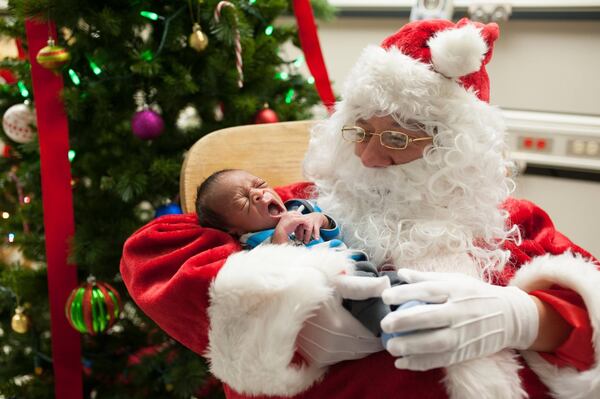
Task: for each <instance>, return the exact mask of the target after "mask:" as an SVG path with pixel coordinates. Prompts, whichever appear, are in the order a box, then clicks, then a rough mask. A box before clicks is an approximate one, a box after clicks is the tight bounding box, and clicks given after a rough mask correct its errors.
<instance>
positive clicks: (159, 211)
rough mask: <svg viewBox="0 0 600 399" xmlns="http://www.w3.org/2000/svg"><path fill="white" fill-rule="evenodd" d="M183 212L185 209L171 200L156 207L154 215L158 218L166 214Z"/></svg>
mask: <svg viewBox="0 0 600 399" xmlns="http://www.w3.org/2000/svg"><path fill="white" fill-rule="evenodd" d="M182 213H183V211H182V210H181V207H180V206H179V205H177V204H176V203H174V202H171V203H170V204H167V205H162V206H159V207H158V208H156V212H154V217H155V218H157V217H159V216H164V215H180V214H182Z"/></svg>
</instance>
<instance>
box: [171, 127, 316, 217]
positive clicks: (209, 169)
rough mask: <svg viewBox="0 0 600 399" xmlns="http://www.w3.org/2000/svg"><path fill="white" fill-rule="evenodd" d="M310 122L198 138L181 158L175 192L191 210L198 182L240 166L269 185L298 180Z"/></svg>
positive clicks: (234, 129) (240, 129) (186, 209)
mask: <svg viewBox="0 0 600 399" xmlns="http://www.w3.org/2000/svg"><path fill="white" fill-rule="evenodd" d="M313 123H314V122H312V121H299V122H279V123H269V124H260V125H247V126H236V127H230V128H227V129H222V130H217V131H215V132H212V133H210V134H207V135H206V136H204V137H202V138H201V139H200V140H198V141H197V142H196V143H195V144H194V145H193V146H192V148H190V150H189V151H188V153H187V154H186V156H185V160H184V161H183V166H182V168H181V175H180V178H179V195H180V199H181V207H182V209H183V211H184V212H194V211H195V205H194V203H195V201H196V190H197V188H198V185H199V184H200V183H202V181H204V179H206V178H207V177H208V176H210V175H211V174H212V173H214V172H216V171H218V170H221V169H244V170H247V171H248V172H250V173H252V174H254V175H256V176H260V177H262V178H264V179H265V180H266V181H267V182H269V184H270V185H271V186H273V187H275V186H282V185H285V184H290V183H293V182H296V181H301V180H302V159H303V158H304V153H305V152H306V148H307V146H308V139H309V133H310V128H311V127H312V125H313Z"/></svg>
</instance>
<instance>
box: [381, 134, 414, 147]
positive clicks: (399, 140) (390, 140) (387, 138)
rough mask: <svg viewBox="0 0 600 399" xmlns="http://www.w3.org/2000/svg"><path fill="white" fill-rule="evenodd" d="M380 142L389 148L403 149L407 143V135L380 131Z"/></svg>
mask: <svg viewBox="0 0 600 399" xmlns="http://www.w3.org/2000/svg"><path fill="white" fill-rule="evenodd" d="M381 142H382V143H383V145H384V146H386V147H389V148H397V149H403V148H406V145H407V144H408V136H407V135H406V134H404V133H401V132H390V131H387V132H382V133H381Z"/></svg>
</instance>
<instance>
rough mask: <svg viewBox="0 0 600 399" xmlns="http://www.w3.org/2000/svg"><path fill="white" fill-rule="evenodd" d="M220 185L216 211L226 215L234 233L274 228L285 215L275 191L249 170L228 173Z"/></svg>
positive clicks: (231, 231) (217, 189) (217, 193)
mask: <svg viewBox="0 0 600 399" xmlns="http://www.w3.org/2000/svg"><path fill="white" fill-rule="evenodd" d="M217 184H218V186H217V187H216V195H215V201H214V203H215V206H214V207H213V209H214V211H215V212H217V213H219V214H220V215H223V216H224V218H225V221H226V222H227V224H228V226H229V232H230V233H232V234H244V233H248V232H251V231H260V230H266V229H272V228H274V227H275V226H277V223H278V222H279V218H281V215H283V214H284V213H285V212H286V209H285V206H284V205H283V201H282V200H281V197H279V195H278V194H277V193H276V192H275V190H273V189H272V188H271V187H269V185H268V184H267V182H266V181H264V180H263V179H261V178H260V177H257V176H254V175H252V174H250V173H248V172H246V171H243V170H236V171H232V172H229V173H226V174H225V175H224V176H222V177H221V178H220V179H219V181H218V182H217Z"/></svg>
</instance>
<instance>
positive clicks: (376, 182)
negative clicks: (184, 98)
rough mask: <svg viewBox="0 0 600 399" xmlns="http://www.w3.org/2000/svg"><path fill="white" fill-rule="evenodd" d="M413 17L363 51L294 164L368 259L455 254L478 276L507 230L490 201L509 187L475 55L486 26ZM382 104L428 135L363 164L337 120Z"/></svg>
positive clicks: (483, 43)
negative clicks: (397, 153)
mask: <svg viewBox="0 0 600 399" xmlns="http://www.w3.org/2000/svg"><path fill="white" fill-rule="evenodd" d="M436 22H437V24H436ZM415 26H418V29H417V28H415V27H413V26H411V24H408V25H406V26H405V27H403V28H402V29H401V30H400V31H399V32H397V33H396V34H395V35H394V36H392V37H390V38H388V39H386V41H384V43H383V45H382V47H378V46H370V47H367V48H366V49H365V50H364V51H363V53H362V55H361V56H360V58H359V60H358V62H357V63H356V65H355V66H354V68H353V69H352V71H351V72H350V75H349V77H348V79H347V81H346V85H345V87H344V89H343V92H342V98H343V100H342V101H341V102H339V103H338V104H337V106H336V110H335V113H334V114H333V115H332V116H331V117H330V118H329V119H327V120H326V121H324V122H322V123H319V124H317V125H316V126H315V128H314V129H313V131H312V135H311V139H310V144H309V149H308V153H307V155H306V158H305V162H304V169H305V174H306V176H307V177H308V178H309V179H310V180H312V181H314V182H315V183H316V186H317V189H318V201H319V205H320V206H321V207H322V208H323V209H324V210H325V211H326V212H327V213H329V214H330V215H331V216H333V217H334V218H336V219H337V220H338V222H339V223H340V225H341V228H342V232H343V238H344V240H345V241H346V242H347V244H348V245H350V246H351V247H354V248H360V249H364V250H365V251H367V252H368V253H369V255H370V256H371V258H372V260H373V261H374V262H376V263H377V264H383V263H386V262H391V263H393V264H394V265H396V266H397V267H415V266H414V265H416V264H419V265H427V263H423V262H422V260H423V259H426V258H431V257H435V256H436V255H441V256H443V255H447V254H455V253H463V254H467V255H468V256H470V257H471V258H472V259H475V260H476V263H477V265H478V267H479V273H480V274H482V275H483V274H484V271H486V270H489V269H490V268H495V269H496V268H501V267H503V266H504V265H505V263H506V262H507V260H508V259H507V253H506V252H505V251H503V250H502V248H501V244H502V242H503V241H504V240H507V239H517V238H518V232H517V231H515V230H512V229H508V228H507V212H505V211H503V210H501V209H500V207H499V206H500V204H501V203H502V202H503V201H504V200H505V199H506V198H507V196H508V195H509V193H510V192H511V191H512V189H513V186H514V184H513V182H512V180H511V179H510V178H509V177H507V168H508V166H509V165H508V162H507V160H506V159H505V157H504V154H505V151H506V148H505V144H504V135H505V127H504V123H503V120H502V117H501V114H500V111H499V110H498V109H496V108H494V107H492V106H490V105H489V104H488V103H487V100H488V90H489V86H488V79H487V73H486V72H485V63H487V61H488V60H489V58H490V57H491V51H492V44H493V41H494V40H495V38H496V37H497V26H495V24H490V25H485V26H484V25H481V24H478V25H475V24H473V23H469V22H468V21H467V22H465V21H460V22H459V23H458V24H456V25H454V24H453V23H451V22H449V21H432V22H431V25H427V24H425V25H423V22H422V21H421V22H420V23H419V25H415ZM423 26H425V27H426V29H425V30H424V29H423ZM403 30H404V33H403ZM423 30H424V31H423ZM424 44H425V45H424ZM425 47H426V54H424V53H423V48H425ZM387 115H391V116H392V117H393V119H394V120H396V122H398V123H399V124H400V125H402V126H405V127H407V128H410V127H411V126H410V125H409V124H408V122H407V121H418V123H419V124H421V125H422V126H424V129H425V131H426V132H427V133H428V134H429V135H431V136H433V144H432V145H431V146H429V147H428V148H427V149H426V150H425V153H424V156H423V158H421V159H418V160H415V161H412V162H410V163H407V164H404V165H394V166H390V167H387V168H367V167H365V166H363V165H362V164H361V161H360V159H359V158H358V157H357V156H355V155H354V145H353V144H352V143H348V142H346V141H344V140H343V138H342V136H341V128H342V127H343V126H345V125H354V124H355V122H356V121H357V119H359V118H362V119H368V118H370V117H372V116H387ZM411 123H412V122H411ZM419 267H421V268H426V267H427V266H419ZM436 270H438V271H439V267H438V268H437V269H436Z"/></svg>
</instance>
